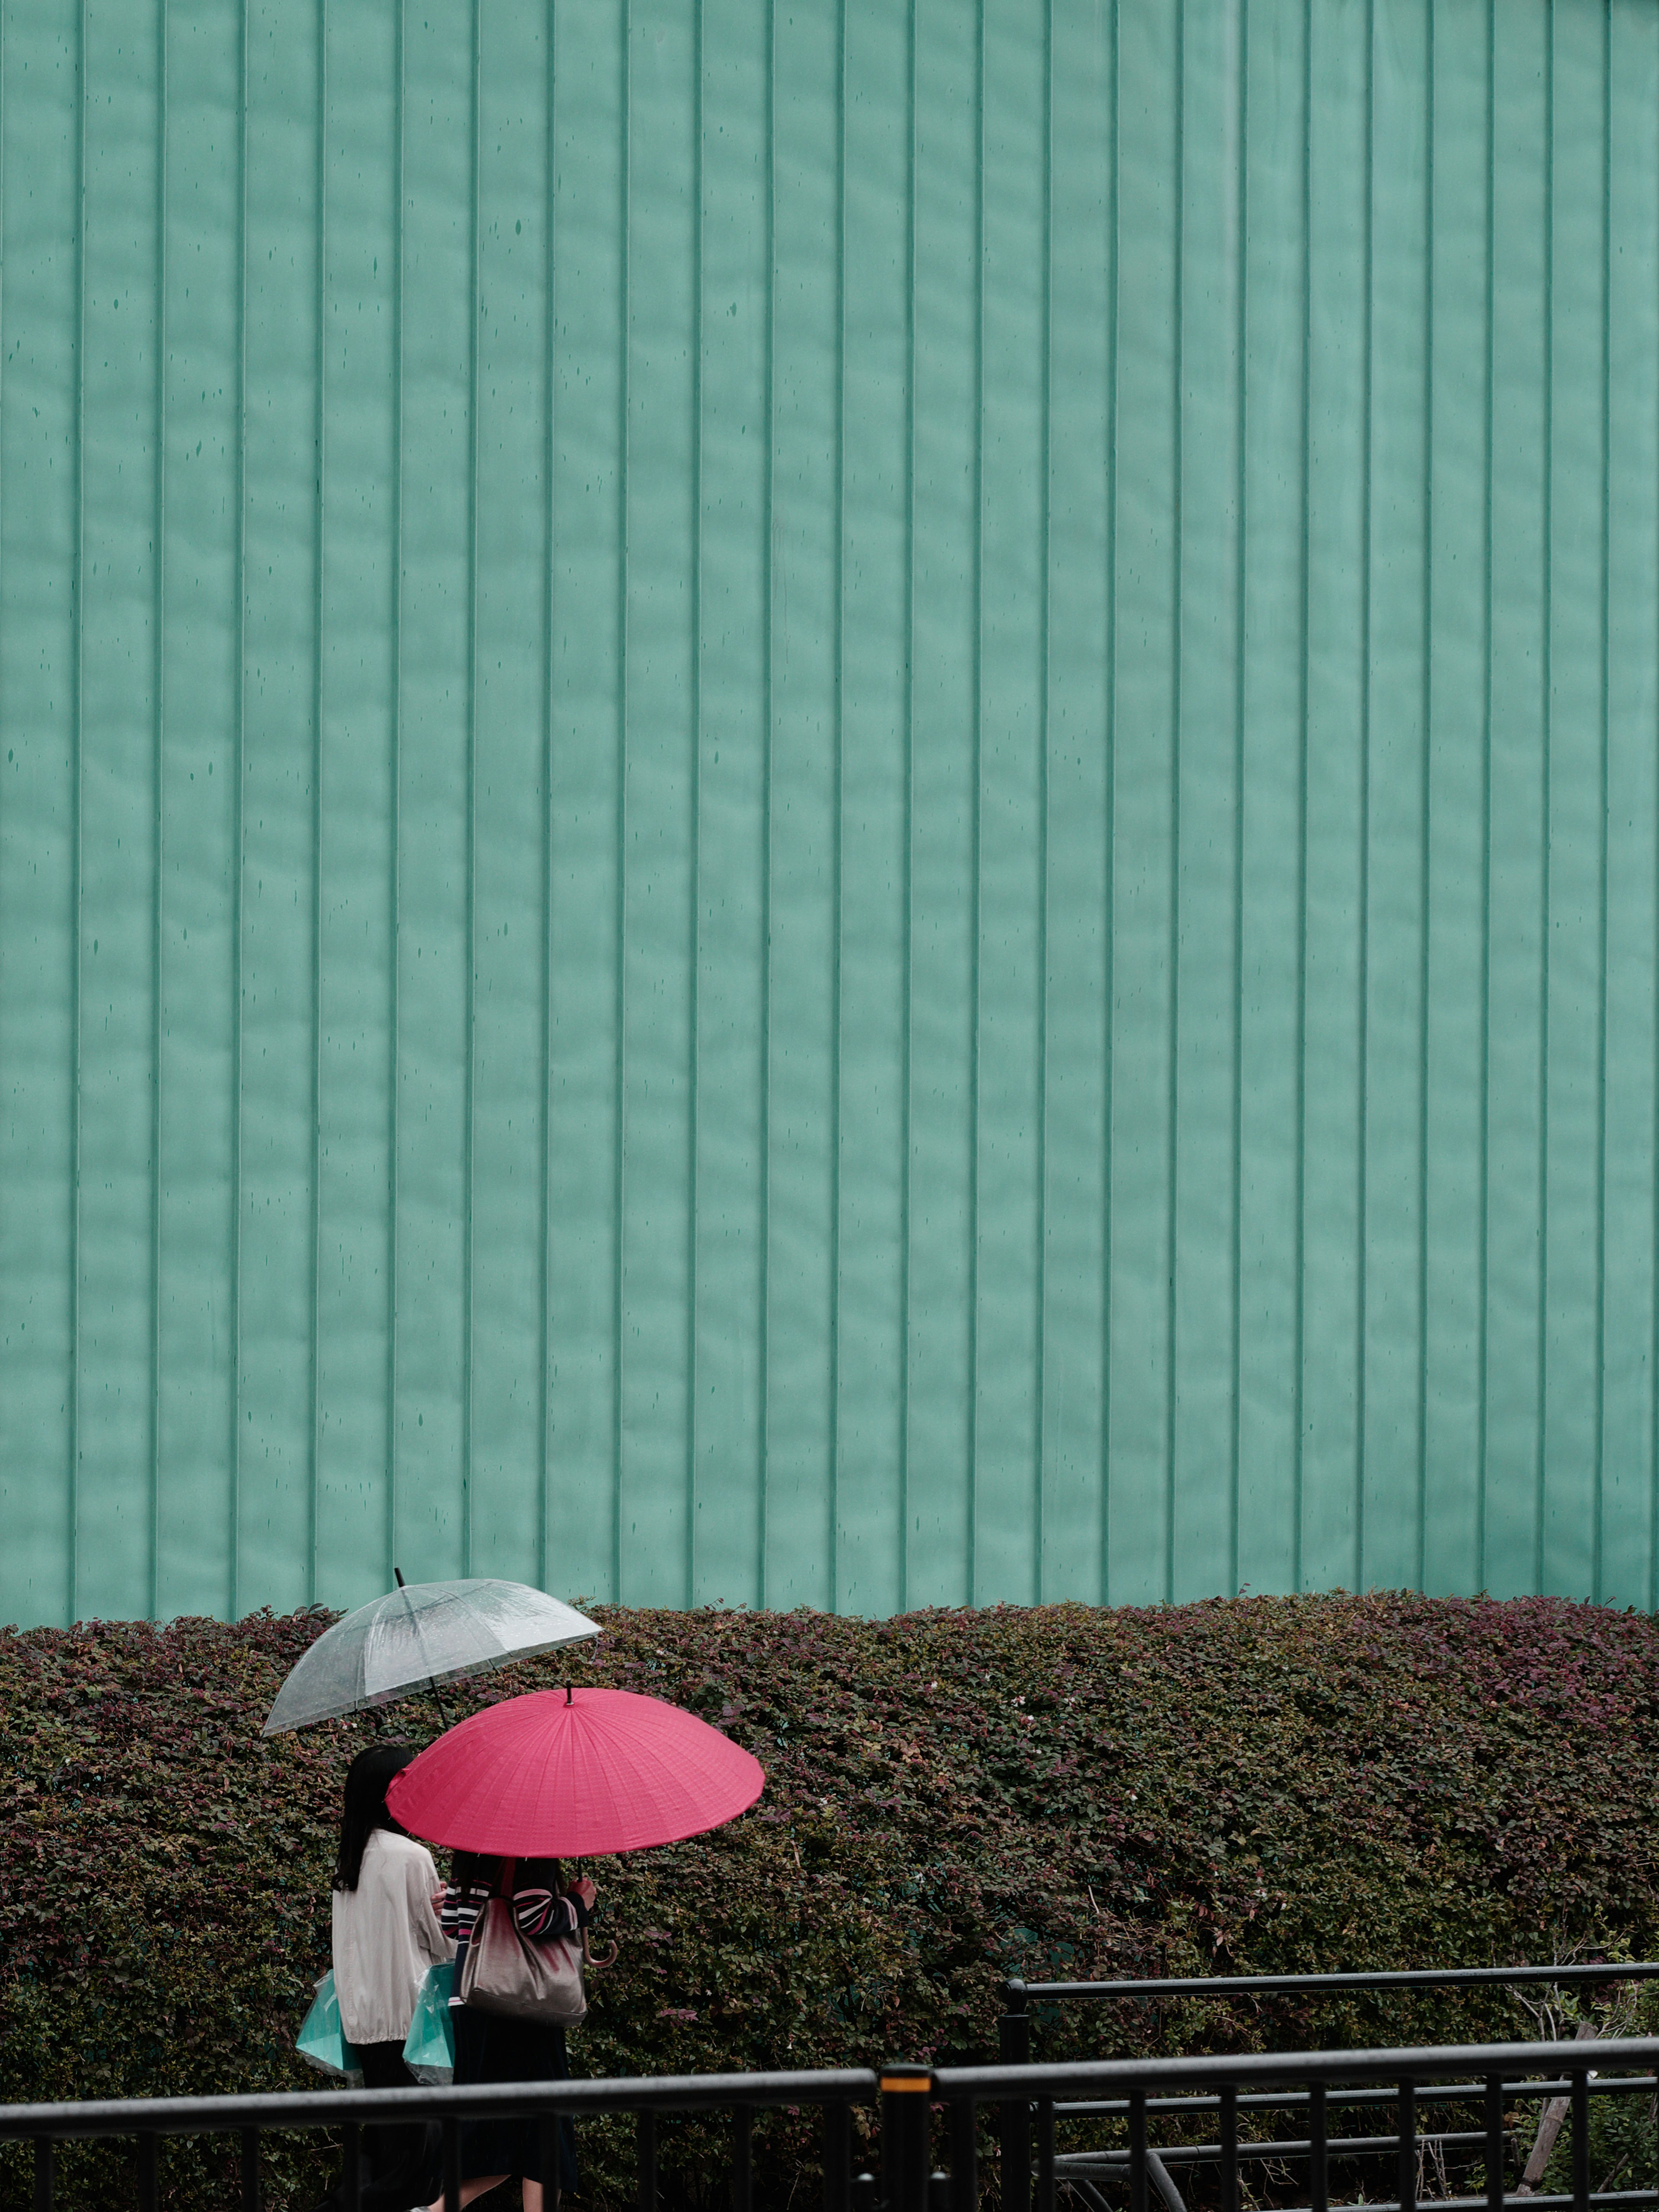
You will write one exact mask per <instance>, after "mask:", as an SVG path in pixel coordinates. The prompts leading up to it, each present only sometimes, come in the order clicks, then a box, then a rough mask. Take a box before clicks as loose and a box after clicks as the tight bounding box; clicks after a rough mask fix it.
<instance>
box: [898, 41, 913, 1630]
mask: <svg viewBox="0 0 1659 2212" xmlns="http://www.w3.org/2000/svg"><path fill="white" fill-rule="evenodd" d="M904 22H905V71H904V83H905V130H904V147H905V192H904V209H905V215H904V556H903V558H904V602H903V610H902V617H901V620H902V635H903V645H902V652H903V656H904V678H903V682H904V707H903V713H904V727H903V732H902V740H901V743H902V778H903V787H904V796H903V822H902V829H901V836H902V843H903V872H904V880H903V884H902V891H901V924H900V926H901V929H902V947H901V952H900V964H901V971H902V975H901V983H900V990H901V994H902V995H901V1003H900V1009H899V1027H900V1036H901V1039H902V1042H901V1045H900V1066H899V1252H898V1262H899V1330H898V1437H897V1445H898V1609H899V1611H900V1612H901V1613H903V1612H906V1611H908V1606H909V1585H910V1543H909V1537H910V1173H911V1157H910V1155H911V1138H912V1133H911V1081H912V1061H913V1058H914V1051H915V1039H914V1031H913V1006H914V995H913V994H914V977H913V974H912V963H913V960H914V956H915V815H916V746H915V712H916V674H915V642H916V0H908V5H907V6H906V8H905V11H904Z"/></svg>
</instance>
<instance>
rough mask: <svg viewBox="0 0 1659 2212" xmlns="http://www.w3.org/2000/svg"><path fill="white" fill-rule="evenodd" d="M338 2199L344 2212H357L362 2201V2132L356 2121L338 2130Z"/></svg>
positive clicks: (349, 2122) (347, 2123)
mask: <svg viewBox="0 0 1659 2212" xmlns="http://www.w3.org/2000/svg"><path fill="white" fill-rule="evenodd" d="M340 2197H341V2201H342V2203H343V2204H344V2206H345V2212H358V2208H359V2207H360V2206H361V2205H362V2201H363V2131H362V2126H361V2125H360V2124H359V2123H358V2122H357V2121H356V2120H348V2121H347V2122H346V2124H345V2125H344V2126H343V2128H342V2129H341V2130H340Z"/></svg>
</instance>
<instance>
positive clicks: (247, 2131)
mask: <svg viewBox="0 0 1659 2212" xmlns="http://www.w3.org/2000/svg"><path fill="white" fill-rule="evenodd" d="M242 2212H259V2130H258V2128H244V2129H243V2130H242Z"/></svg>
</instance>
